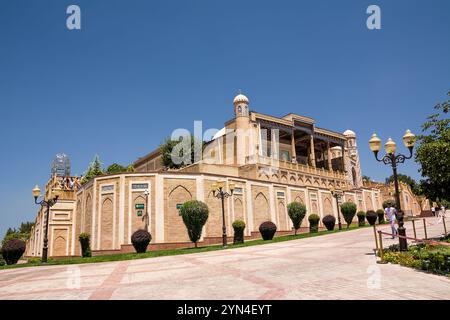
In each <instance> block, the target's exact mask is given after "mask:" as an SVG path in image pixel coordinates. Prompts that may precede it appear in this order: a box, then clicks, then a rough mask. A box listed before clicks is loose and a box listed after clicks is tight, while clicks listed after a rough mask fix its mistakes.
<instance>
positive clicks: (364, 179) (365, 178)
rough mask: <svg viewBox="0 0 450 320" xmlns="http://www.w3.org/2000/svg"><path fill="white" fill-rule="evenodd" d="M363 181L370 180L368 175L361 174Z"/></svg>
mask: <svg viewBox="0 0 450 320" xmlns="http://www.w3.org/2000/svg"><path fill="white" fill-rule="evenodd" d="M362 179H363V181H366V182H370V181H372V179H371V178H370V177H369V176H362Z"/></svg>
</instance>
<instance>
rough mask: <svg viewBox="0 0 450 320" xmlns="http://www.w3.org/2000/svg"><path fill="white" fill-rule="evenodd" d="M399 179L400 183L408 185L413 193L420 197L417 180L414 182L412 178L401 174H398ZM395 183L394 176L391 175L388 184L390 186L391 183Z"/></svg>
mask: <svg viewBox="0 0 450 320" xmlns="http://www.w3.org/2000/svg"><path fill="white" fill-rule="evenodd" d="M397 179H398V181H400V182H403V183H406V184H407V185H408V186H409V187H410V188H411V191H412V192H413V193H414V194H415V195H419V194H420V187H419V184H418V183H417V182H416V180H414V179H413V178H411V177H410V176H407V175H405V174H401V173H399V174H397ZM393 182H394V175H391V176H390V177H388V178H386V184H390V183H393Z"/></svg>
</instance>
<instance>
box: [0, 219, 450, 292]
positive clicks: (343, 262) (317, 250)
mask: <svg viewBox="0 0 450 320" xmlns="http://www.w3.org/2000/svg"><path fill="white" fill-rule="evenodd" d="M426 221H427V225H428V226H427V227H428V236H437V235H440V234H443V230H444V229H443V225H442V223H441V224H437V219H436V218H427V220H426ZM446 221H447V226H449V228H450V218H447V220H446ZM405 226H406V228H407V235H409V236H412V234H413V232H412V225H411V223H406V224H405ZM416 226H417V233H418V236H419V237H421V236H423V234H424V233H423V229H422V224H421V223H416ZM381 229H383V230H386V231H387V232H388V231H389V230H390V227H389V225H384V226H381ZM397 242H398V240H391V239H390V238H389V237H388V236H386V237H384V238H383V244H384V245H385V246H387V245H390V244H392V243H397ZM373 248H374V239H373V231H372V229H371V228H365V229H360V230H356V231H350V232H345V233H339V234H330V235H326V236H320V237H315V238H308V239H300V240H293V241H287V242H281V243H273V244H267V245H261V246H254V247H245V248H239V249H230V250H223V251H222V250H221V251H213V252H205V253H195V254H189V255H182V256H169V257H159V258H149V259H141V260H131V261H119V262H108V263H97V264H82V265H71V266H48V267H32V268H19V269H10V270H0V300H4V299H92V300H99V299H100V300H104V299H320V300H325V299H351V300H358V299H427V300H430V299H432V300H436V299H446V300H448V299H450V279H449V278H446V277H443V276H437V275H432V274H428V273H425V272H421V271H417V270H413V269H409V268H405V267H401V266H399V265H392V264H377V263H376V258H375V256H374V254H373Z"/></svg>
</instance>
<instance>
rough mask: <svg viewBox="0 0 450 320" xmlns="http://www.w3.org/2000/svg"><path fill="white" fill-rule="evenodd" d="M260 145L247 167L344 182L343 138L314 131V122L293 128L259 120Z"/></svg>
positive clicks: (327, 132)
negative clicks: (287, 171)
mask: <svg viewBox="0 0 450 320" xmlns="http://www.w3.org/2000/svg"><path fill="white" fill-rule="evenodd" d="M258 135H259V143H258V144H257V146H256V152H255V154H254V155H250V156H248V157H247V158H246V164H247V165H250V164H260V165H265V166H272V167H279V168H281V169H289V170H293V171H298V172H301V173H307V174H314V175H317V176H322V177H329V178H336V179H345V161H344V158H345V142H346V140H345V137H344V136H343V135H341V134H338V133H335V132H332V131H329V130H325V129H321V128H316V127H315V126H314V124H313V123H307V122H296V121H293V125H292V126H289V125H286V124H282V123H278V122H274V121H267V120H263V121H259V123H258Z"/></svg>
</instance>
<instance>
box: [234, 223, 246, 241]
mask: <svg viewBox="0 0 450 320" xmlns="http://www.w3.org/2000/svg"><path fill="white" fill-rule="evenodd" d="M233 229H234V238H233V243H234V244H238V243H244V229H245V222H244V221H242V220H235V221H234V222H233Z"/></svg>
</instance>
